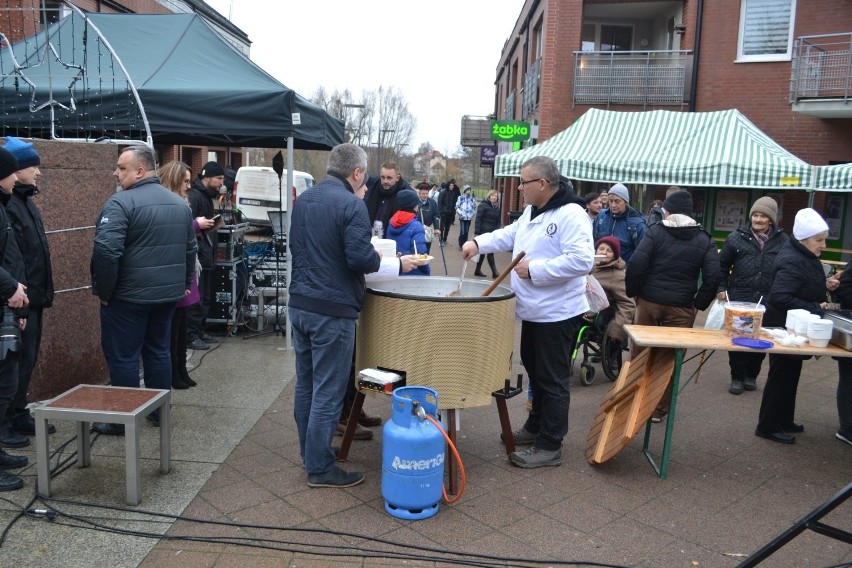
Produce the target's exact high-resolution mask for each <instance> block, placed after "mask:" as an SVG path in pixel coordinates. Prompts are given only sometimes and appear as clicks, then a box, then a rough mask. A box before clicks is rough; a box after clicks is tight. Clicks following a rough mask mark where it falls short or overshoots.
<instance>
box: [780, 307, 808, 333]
mask: <svg viewBox="0 0 852 568" xmlns="http://www.w3.org/2000/svg"><path fill="white" fill-rule="evenodd" d="M809 315H810V312H809V311H808V310H787V323H786V324H785V326H784V327H786V328H787V331H788V332H789V333H797V331H796V321H797V320H798V319H799V317H801V316H804V317H807V316H809ZM805 321H807V320H805ZM806 332H807V326H805V327H804V328H803V329H802V333H801V335H805V333H806Z"/></svg>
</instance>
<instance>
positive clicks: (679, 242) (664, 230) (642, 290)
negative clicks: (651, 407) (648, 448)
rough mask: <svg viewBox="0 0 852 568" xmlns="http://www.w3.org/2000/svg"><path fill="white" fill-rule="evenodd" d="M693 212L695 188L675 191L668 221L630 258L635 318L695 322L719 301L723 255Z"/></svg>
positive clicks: (665, 404)
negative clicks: (721, 258)
mask: <svg viewBox="0 0 852 568" xmlns="http://www.w3.org/2000/svg"><path fill="white" fill-rule="evenodd" d="M612 196H613V193H612V191H610V198H612ZM691 213H692V196H691V195H690V194H689V192H687V191H677V192H675V193H672V194H671V195H669V197H668V198H667V199H666V200H665V202H664V203H663V214H664V215H665V218H664V219H663V222H662V223H657V224H655V225H652V226H651V227H650V228H649V229H648V232H647V233H646V234H645V237H644V238H643V239H642V242H640V243H639V246H638V247H637V248H636V251H635V252H634V254H633V257H632V258H631V259H630V262H628V263H627V273H626V275H625V285H626V289H627V295H628V296H630V297H631V298H636V312H635V314H634V316H633V323H635V324H638V325H662V326H666V327H692V324H693V323H694V322H695V316H696V314H697V313H698V311H699V310H705V309H707V307H708V306H709V305H710V303H711V302H712V301H713V297H714V296H715V295H716V290H717V289H718V286H719V278H720V274H719V254H718V253H717V252H716V245H715V243H714V242H713V238H712V237H711V236H710V233H708V232H707V231H705V230H704V228H703V227H701V226H700V225H698V224H697V223H696V222H695V220H694V219H693V218H692V217H691V215H690V214H691ZM699 280H700V281H701V286H700V287H699V286H698V282H699ZM696 290H697V292H696ZM631 351H632V355H633V356H635V355H636V354H637V353H638V351H639V349H638V348H637V347H636V346H635V345H634V346H633V349H632V350H631ZM671 387H672V384H671V382H670V383H669V386H668V388H667V389H666V392H665V394H664V395H663V399H662V400H661V401H660V404H659V405H658V406H657V411H656V412H655V416H654V417H655V418H656V419H657V421H659V419H660V417H662V416H664V415H665V414H666V413H667V412H668V409H669V402H670V401H671Z"/></svg>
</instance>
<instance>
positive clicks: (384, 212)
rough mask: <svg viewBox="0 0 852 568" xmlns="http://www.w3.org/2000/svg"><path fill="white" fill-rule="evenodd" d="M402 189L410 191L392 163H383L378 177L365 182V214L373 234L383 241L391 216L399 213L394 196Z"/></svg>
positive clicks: (397, 168)
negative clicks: (368, 217) (367, 216)
mask: <svg viewBox="0 0 852 568" xmlns="http://www.w3.org/2000/svg"><path fill="white" fill-rule="evenodd" d="M403 189H412V188H411V186H410V185H409V184H408V182H407V181H405V180H404V179H402V176H400V175H399V166H398V165H396V163H394V162H385V163H384V164H382V168H381V170H380V171H379V177H372V178H370V179H369V180H367V195H366V196H365V197H364V203H366V204H367V214H368V215H369V216H370V222H371V224H372V227H373V234H374V235H376V236H377V237H379V238H381V239H383V238H385V234H387V230H388V223H389V222H390V218H391V217H393V214H394V213H396V212H397V211H399V207H398V206H397V204H396V194H397V193H399V192H400V191H401V190H403Z"/></svg>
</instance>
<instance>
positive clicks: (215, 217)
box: [210, 213, 222, 221]
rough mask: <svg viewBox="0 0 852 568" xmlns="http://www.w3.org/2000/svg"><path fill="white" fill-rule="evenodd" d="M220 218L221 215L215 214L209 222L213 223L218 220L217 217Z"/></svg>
mask: <svg viewBox="0 0 852 568" xmlns="http://www.w3.org/2000/svg"><path fill="white" fill-rule="evenodd" d="M221 216H222V214H221V213H217V214H216V215H213V218H212V219H210V220H211V221H215V220H217V219H218V218H219V217H221Z"/></svg>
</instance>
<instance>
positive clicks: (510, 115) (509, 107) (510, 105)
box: [503, 91, 515, 120]
mask: <svg viewBox="0 0 852 568" xmlns="http://www.w3.org/2000/svg"><path fill="white" fill-rule="evenodd" d="M503 108H504V109H505V110H504V111H503V118H506V119H509V120H513V119H514V118H515V91H512V92H511V93H509V96H507V97H506V106H505V107H503Z"/></svg>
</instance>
